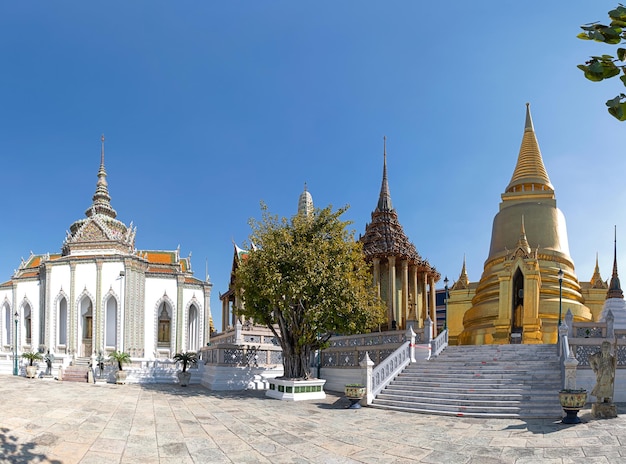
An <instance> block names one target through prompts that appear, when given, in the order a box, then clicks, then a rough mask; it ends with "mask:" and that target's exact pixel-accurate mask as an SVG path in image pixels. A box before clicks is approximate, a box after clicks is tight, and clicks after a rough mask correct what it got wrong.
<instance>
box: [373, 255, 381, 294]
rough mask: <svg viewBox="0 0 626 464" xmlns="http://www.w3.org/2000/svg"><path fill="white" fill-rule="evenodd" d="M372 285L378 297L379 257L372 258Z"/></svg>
mask: <svg viewBox="0 0 626 464" xmlns="http://www.w3.org/2000/svg"><path fill="white" fill-rule="evenodd" d="M372 261H373V262H374V272H373V274H374V282H373V283H374V287H375V288H376V294H377V295H378V297H379V298H380V258H374V259H373V260H372Z"/></svg>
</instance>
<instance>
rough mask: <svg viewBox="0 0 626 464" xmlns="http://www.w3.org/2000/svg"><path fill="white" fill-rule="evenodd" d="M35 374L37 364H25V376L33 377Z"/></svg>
mask: <svg viewBox="0 0 626 464" xmlns="http://www.w3.org/2000/svg"><path fill="white" fill-rule="evenodd" d="M36 376H37V366H26V377H28V378H29V379H34V378H35V377H36Z"/></svg>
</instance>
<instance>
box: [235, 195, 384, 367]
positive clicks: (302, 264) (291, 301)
mask: <svg viewBox="0 0 626 464" xmlns="http://www.w3.org/2000/svg"><path fill="white" fill-rule="evenodd" d="M346 209H347V208H342V209H340V210H338V211H336V212H333V211H332V209H331V207H327V208H325V209H316V210H315V211H314V212H313V214H311V215H309V216H307V215H296V216H294V217H293V218H292V219H291V220H288V219H286V218H282V219H279V218H278V217H277V216H273V215H271V214H270V213H269V212H268V210H267V207H266V206H265V205H264V204H262V205H261V210H262V213H263V219H262V221H261V222H258V221H255V220H254V219H252V220H251V221H250V226H251V228H252V234H251V235H250V242H251V243H250V245H251V246H250V248H251V250H250V253H249V254H248V256H247V258H246V259H245V260H243V261H242V263H240V266H239V268H238V269H237V271H236V276H235V283H236V287H237V289H238V290H239V291H241V292H242V295H243V300H244V302H245V303H244V307H243V308H241V309H240V311H239V314H240V315H243V316H245V317H250V318H252V319H254V321H255V322H256V323H262V324H264V325H266V326H267V327H269V329H270V330H272V332H273V333H274V335H275V336H276V337H277V338H278V339H279V340H280V344H281V348H282V350H283V364H284V367H285V374H284V375H285V377H286V378H305V379H306V378H309V374H310V366H309V362H310V354H311V352H312V350H316V349H318V348H323V347H324V346H325V345H326V343H327V342H328V339H329V338H330V337H331V335H333V334H351V333H359V332H363V331H366V330H367V329H370V328H372V327H375V326H377V325H378V324H380V323H381V322H382V321H383V320H384V307H383V304H382V302H381V300H380V298H378V296H377V295H376V293H375V290H374V289H373V287H372V286H371V276H370V273H369V269H368V266H367V264H366V263H365V260H364V256H363V252H362V248H361V244H360V243H359V242H357V241H355V240H354V234H353V232H349V231H348V230H347V229H346V227H347V226H348V225H349V222H345V221H342V220H340V216H341V215H342V214H343V213H344V212H345V210H346ZM252 244H253V245H252Z"/></svg>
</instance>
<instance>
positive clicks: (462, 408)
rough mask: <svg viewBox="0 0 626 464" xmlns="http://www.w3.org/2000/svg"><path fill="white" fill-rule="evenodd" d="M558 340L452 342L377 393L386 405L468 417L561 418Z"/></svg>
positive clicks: (378, 404) (379, 404)
mask: <svg viewBox="0 0 626 464" xmlns="http://www.w3.org/2000/svg"><path fill="white" fill-rule="evenodd" d="M560 389H561V368H560V364H559V360H558V354H557V345H480V346H449V347H447V348H446V349H445V350H444V351H443V352H442V353H441V354H440V355H439V356H438V357H436V358H434V359H432V360H430V361H427V360H420V361H418V362H415V363H411V364H410V365H409V366H407V367H406V369H405V370H404V371H403V372H402V373H400V375H398V376H397V377H396V378H395V379H394V380H393V381H392V382H391V383H390V384H389V385H388V386H387V388H385V389H384V390H383V391H381V392H380V393H379V394H378V395H377V396H376V398H375V400H374V402H373V404H372V406H374V407H378V408H384V409H393V410H401V411H410V412H419V413H425V414H441V415H450V416H466V417H493V418H511V417H516V418H525V419H529V418H555V419H557V418H561V417H562V416H563V411H562V409H561V406H560V404H559V395H558V391H559V390H560Z"/></svg>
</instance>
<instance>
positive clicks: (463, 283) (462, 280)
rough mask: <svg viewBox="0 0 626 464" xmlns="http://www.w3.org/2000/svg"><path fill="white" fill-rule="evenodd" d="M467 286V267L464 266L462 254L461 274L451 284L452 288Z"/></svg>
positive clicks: (457, 288)
mask: <svg viewBox="0 0 626 464" xmlns="http://www.w3.org/2000/svg"><path fill="white" fill-rule="evenodd" d="M468 287H469V277H468V275H467V269H466V268H465V255H463V267H462V268H461V274H460V275H459V280H457V281H456V282H455V283H454V285H453V286H452V290H459V289H465V288H468Z"/></svg>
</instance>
